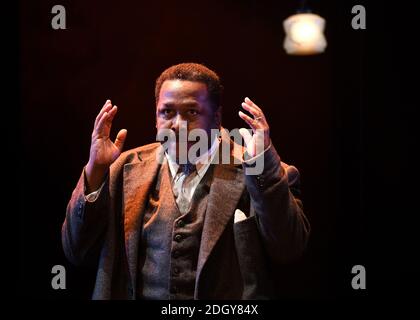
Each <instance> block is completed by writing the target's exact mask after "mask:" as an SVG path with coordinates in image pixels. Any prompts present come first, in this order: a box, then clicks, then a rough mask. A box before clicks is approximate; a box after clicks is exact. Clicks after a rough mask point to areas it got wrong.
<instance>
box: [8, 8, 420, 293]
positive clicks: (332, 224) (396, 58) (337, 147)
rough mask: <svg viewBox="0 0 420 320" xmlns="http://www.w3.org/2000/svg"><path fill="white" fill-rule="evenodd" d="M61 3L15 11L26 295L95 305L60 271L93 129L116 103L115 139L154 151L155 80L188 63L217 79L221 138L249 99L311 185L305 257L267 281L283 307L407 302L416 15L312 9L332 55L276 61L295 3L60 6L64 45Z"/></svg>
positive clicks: (74, 278)
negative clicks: (362, 18)
mask: <svg viewBox="0 0 420 320" xmlns="http://www.w3.org/2000/svg"><path fill="white" fill-rule="evenodd" d="M55 4H57V3H56V2H55V1H23V0H21V1H20V3H19V22H18V23H19V37H18V39H19V43H18V44H19V55H18V59H19V73H18V77H19V78H18V84H19V97H18V100H17V101H18V102H19V107H18V110H19V111H18V118H19V119H18V121H19V129H20V141H19V143H18V144H17V145H18V146H19V147H18V148H17V153H16V154H15V155H16V161H17V163H18V165H19V175H16V176H14V178H16V179H15V183H16V187H17V190H19V192H18V197H19V199H18V201H19V209H20V210H19V212H20V213H19V218H18V224H19V228H18V229H19V236H18V239H19V241H18V242H19V281H18V283H17V286H16V290H15V292H16V293H17V294H18V295H20V296H24V297H29V298H41V299H68V298H75V299H88V298H89V297H90V294H91V290H92V286H93V283H94V276H95V271H94V270H89V269H85V268H75V267H73V266H71V265H70V264H69V263H68V262H67V261H66V259H65V257H64V255H63V252H62V248H61V240H60V228H61V224H62V222H63V219H64V216H65V208H66V205H67V201H68V200H69V197H70V195H71V191H72V189H73V187H74V186H75V183H76V182H77V179H78V177H79V175H80V172H81V169H82V167H83V165H84V164H85V163H86V162H87V160H88V152H89V143H90V134H91V129H92V124H93V120H94V118H95V116H96V114H97V112H98V110H99V109H100V107H101V106H102V104H103V102H104V101H105V100H106V99H107V98H110V99H112V101H113V103H114V104H117V105H118V106H119V112H118V115H117V117H116V119H115V121H114V130H113V131H114V134H115V132H116V130H117V129H120V128H127V129H128V140H127V141H126V145H125V149H128V148H132V147H135V146H138V145H142V144H146V143H149V142H152V141H153V140H154V137H155V130H154V81H155V79H156V77H157V76H158V75H159V73H160V72H161V71H162V70H163V69H165V68H166V67H168V66H170V65H172V64H175V63H179V62H187V61H194V62H200V63H204V64H206V65H207V66H209V67H210V68H213V69H214V70H216V71H217V72H218V73H219V75H220V76H221V78H222V81H223V83H224V87H225V95H224V100H223V107H224V109H223V124H224V126H225V127H227V128H229V129H232V128H237V127H242V126H243V123H242V120H241V119H240V118H239V117H238V116H237V111H238V110H239V108H240V103H241V101H242V99H243V98H244V97H245V96H249V97H250V98H251V99H253V100H254V101H255V102H256V103H257V104H259V105H260V106H261V107H262V108H263V109H264V112H265V114H266V116H267V118H268V121H269V124H270V125H271V134H272V140H273V142H274V144H275V146H276V148H277V150H278V152H279V154H280V155H281V157H282V159H283V160H284V161H285V162H288V163H291V164H294V165H295V166H297V167H298V168H299V170H300V172H301V179H302V191H303V203H304V206H305V211H306V214H307V216H308V218H309V220H310V222H311V225H312V230H313V231H312V236H311V240H310V244H309V248H308V250H307V252H306V254H305V256H304V257H303V258H302V259H301V260H300V261H298V262H296V263H294V264H292V265H289V266H284V267H283V268H282V269H281V270H280V272H279V276H278V278H277V279H273V281H276V282H277V284H278V286H279V287H280V288H281V294H280V295H279V298H282V297H298V298H302V297H304V298H348V297H365V296H367V295H368V293H369V294H380V295H395V294H398V295H401V294H405V293H407V292H406V289H407V288H409V287H410V283H411V280H412V278H411V277H412V276H413V275H414V270H415V267H414V262H413V259H414V258H413V257H414V255H415V250H414V239H415V227H414V223H413V219H414V216H415V214H416V212H415V210H412V209H410V208H409V207H408V204H410V203H412V201H415V193H414V192H415V189H414V188H412V186H413V185H414V183H413V180H414V179H413V178H412V177H413V175H414V169H415V168H414V167H411V166H410V164H409V159H410V155H409V152H410V150H413V149H415V148H414V144H415V135H414V119H415V118H414V105H415V100H414V99H415V87H414V83H415V81H414V82H411V81H409V78H408V76H410V75H411V73H412V70H413V68H414V61H415V50H413V49H412V47H411V43H412V40H413V38H412V37H413V34H412V31H413V30H411V29H410V27H411V26H412V24H414V22H413V20H410V19H405V18H404V19H402V18H401V16H402V15H407V14H408V13H409V12H406V10H404V9H403V8H400V7H398V6H397V5H393V6H389V5H386V4H385V3H382V4H375V5H373V4H371V3H367V2H366V1H357V2H356V1H309V2H308V4H309V6H310V7H311V8H312V9H313V11H314V12H315V13H318V14H320V15H321V16H323V17H324V18H325V19H326V20H327V26H326V37H327V41H328V48H327V50H326V52H325V53H324V54H321V55H317V56H308V57H293V56H288V55H286V54H285V52H284V50H283V48H282V43H283V39H284V31H283V28H282V21H283V20H284V19H285V18H286V17H287V16H288V15H291V14H292V13H293V12H294V11H295V10H296V8H297V7H298V1H274V0H261V1H256V0H243V1H239V0H230V1H229V0H224V1H222V0H213V1H207V0H203V1H192V0H185V1H176V2H175V1H160V0H159V1H158V0H155V1H130V2H129V1H127V2H122V1H120V2H115V1H89V2H87V1H61V2H60V4H61V5H64V7H65V8H66V12H67V29H66V30H53V29H52V28H51V24H50V23H51V18H52V16H53V15H52V14H51V8H52V7H53V5H55ZM356 4H364V5H365V7H366V10H367V29H366V30H353V29H352V28H351V19H352V14H351V8H352V6H353V5H356ZM410 30H411V31H410ZM407 32H410V33H408V34H407ZM399 37H403V39H400V38H399ZM404 37H405V38H404ZM399 39H400V41H401V42H399ZM400 49H401V51H400ZM57 264H61V265H64V266H65V267H66V269H67V290H57V291H56V290H53V289H52V288H51V285H50V281H51V278H52V275H51V268H52V266H54V265H57ZM356 264H362V265H364V266H365V267H366V270H367V288H368V289H367V290H365V291H361V290H358V291H355V290H353V289H352V288H351V278H352V274H351V268H352V266H353V265H356Z"/></svg>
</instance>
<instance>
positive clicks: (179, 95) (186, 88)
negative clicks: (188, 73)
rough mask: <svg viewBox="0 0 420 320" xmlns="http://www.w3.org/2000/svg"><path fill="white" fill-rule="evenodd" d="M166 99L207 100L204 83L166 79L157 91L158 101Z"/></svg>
mask: <svg viewBox="0 0 420 320" xmlns="http://www.w3.org/2000/svg"><path fill="white" fill-rule="evenodd" d="M167 100H196V101H199V102H204V101H205V100H207V86H206V84H205V83H202V82H196V81H188V80H178V79H177V80H166V81H164V82H163V84H162V87H161V88H160V93H159V102H162V101H167Z"/></svg>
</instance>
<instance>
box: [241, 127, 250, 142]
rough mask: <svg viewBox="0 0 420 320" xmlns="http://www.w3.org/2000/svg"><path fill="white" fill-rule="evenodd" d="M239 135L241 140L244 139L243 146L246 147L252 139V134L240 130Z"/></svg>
mask: <svg viewBox="0 0 420 320" xmlns="http://www.w3.org/2000/svg"><path fill="white" fill-rule="evenodd" d="M239 133H240V134H241V136H242V138H244V141H245V145H248V144H249V142H250V141H251V139H252V134H251V132H249V130H248V129H245V128H240V129H239Z"/></svg>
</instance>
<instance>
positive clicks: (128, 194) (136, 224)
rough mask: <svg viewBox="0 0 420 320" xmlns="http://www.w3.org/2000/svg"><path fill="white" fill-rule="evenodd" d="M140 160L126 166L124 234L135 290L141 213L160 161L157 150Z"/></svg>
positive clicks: (131, 278) (140, 157) (139, 155)
mask: <svg viewBox="0 0 420 320" xmlns="http://www.w3.org/2000/svg"><path fill="white" fill-rule="evenodd" d="M138 158H139V160H140V162H137V163H130V164H127V165H125V166H124V183H123V189H124V198H123V201H124V234H125V247H126V254H127V262H128V269H129V273H130V280H131V284H132V288H133V289H134V290H135V288H136V286H135V284H136V281H137V279H136V275H137V258H138V244H139V235H140V234H141V230H140V228H141V220H142V219H141V215H142V214H143V213H144V209H145V206H146V204H147V197H148V194H149V190H150V188H151V186H152V184H153V181H154V178H155V177H156V174H157V171H158V168H159V163H158V161H156V152H151V153H150V154H149V155H148V157H147V158H142V155H141V154H138Z"/></svg>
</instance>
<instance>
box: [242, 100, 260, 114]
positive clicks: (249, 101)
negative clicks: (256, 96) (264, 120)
mask: <svg viewBox="0 0 420 320" xmlns="http://www.w3.org/2000/svg"><path fill="white" fill-rule="evenodd" d="M245 102H246V103H248V104H250V105H251V106H252V107H254V108H255V109H257V110H258V111H259V112H261V113H262V110H261V108H260V107H259V106H257V105H256V104H255V103H254V102H253V101H252V100H251V99H250V98H248V97H245Z"/></svg>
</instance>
